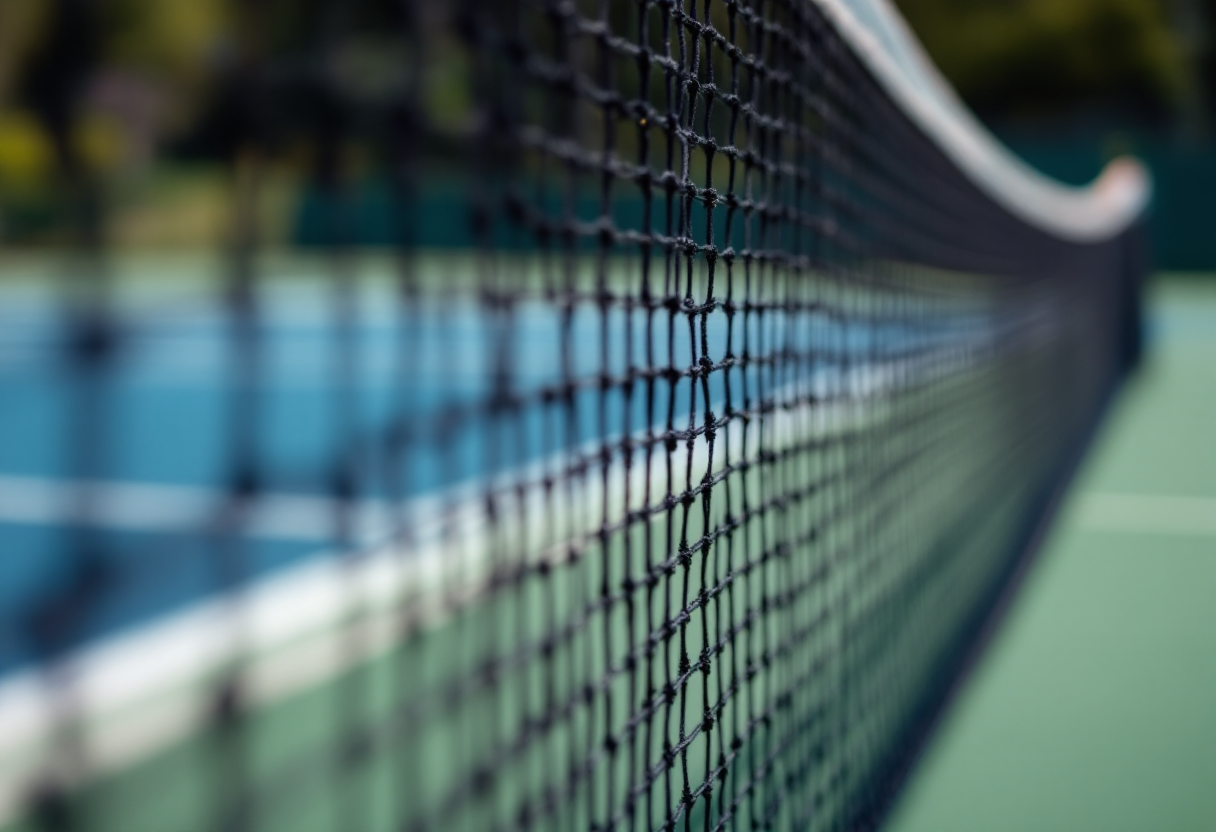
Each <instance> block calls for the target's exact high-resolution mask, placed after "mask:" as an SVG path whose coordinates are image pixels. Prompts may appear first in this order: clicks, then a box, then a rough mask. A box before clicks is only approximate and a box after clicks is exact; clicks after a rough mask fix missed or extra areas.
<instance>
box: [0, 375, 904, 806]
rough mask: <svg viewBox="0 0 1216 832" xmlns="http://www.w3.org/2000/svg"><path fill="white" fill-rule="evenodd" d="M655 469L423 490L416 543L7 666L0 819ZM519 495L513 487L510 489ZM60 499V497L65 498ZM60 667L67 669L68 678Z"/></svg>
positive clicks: (840, 409)
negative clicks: (19, 666) (520, 487)
mask: <svg viewBox="0 0 1216 832" xmlns="http://www.w3.org/2000/svg"><path fill="white" fill-rule="evenodd" d="M877 392H878V391H876V390H872V391H871V393H877ZM881 409H882V408H881V406H878V407H876V406H875V402H874V401H873V400H867V398H866V397H862V398H858V399H856V400H854V401H853V402H851V403H847V404H837V405H832V406H818V407H809V406H807V407H803V408H800V409H798V410H796V411H778V412H775V413H773V414H772V415H771V416H769V417H767V418H766V419H765V421H764V423H763V424H764V433H765V438H764V443H765V445H766V446H767V447H769V448H777V447H781V446H783V445H785V444H787V443H789V442H791V441H792V440H793V439H794V438H795V437H799V436H805V435H806V434H807V433H808V431H809V433H811V434H815V435H820V436H828V435H831V434H834V433H836V432H838V431H840V430H845V429H848V428H849V427H850V426H853V427H856V426H858V425H861V424H863V423H865V422H869V421H871V420H874V419H876V418H879V417H878V416H877V415H876V412H877V411H881ZM729 436H730V442H729V443H727V442H724V441H722V440H719V442H718V445H717V447H718V450H717V452H716V454H717V455H716V456H715V461H714V465H715V467H718V466H720V465H722V464H723V460H724V459H725V453H726V452H727V451H728V450H729V453H730V454H731V458H733V459H738V458H739V456H740V455H741V454H744V453H747V454H750V455H754V454H756V453H757V452H758V443H759V441H760V435H759V431H758V430H753V431H751V432H750V436H749V440H748V446H749V447H746V448H745V447H744V446H743V442H742V440H741V433H740V432H739V431H737V430H736V431H732V432H731V433H730V434H729ZM728 445H729V449H728ZM670 456H671V460H672V469H673V471H674V472H675V476H676V478H677V483H683V482H684V479H685V477H686V476H687V475H688V473H689V472H691V476H692V482H694V483H695V482H698V481H700V478H701V476H702V475H703V474H704V473H705V472H706V471H707V470H708V467H709V459H708V448H707V446H706V445H705V443H704V441H698V442H697V443H696V445H695V446H694V448H693V449H692V450H689V449H688V448H687V447H686V446H685V445H683V444H681V445H680V446H679V448H678V449H677V450H676V451H674V452H672V453H671V455H670ZM563 459H564V458H563ZM556 463H560V461H554V460H546V461H543V462H540V463H537V464H535V465H533V466H529V468H527V469H525V470H523V471H516V472H513V473H512V475H511V476H510V477H509V479H510V481H511V482H515V483H517V482H519V481H521V480H523V481H533V479H535V480H537V481H539V478H540V477H541V476H543V473H544V470H545V467H546V466H550V467H549V468H548V470H549V471H550V472H552V471H553V470H554V469H553V468H552V467H551V466H552V465H554V464H556ZM657 468H658V470H657V471H656V472H654V473H653V474H652V472H649V471H647V469H646V466H642V465H635V466H634V467H633V469H632V472H631V473H630V474H628V475H627V474H626V471H625V467H624V465H622V464H620V463H619V462H616V463H614V464H613V467H612V468H611V469H610V470H609V475H608V477H607V478H606V480H605V478H603V477H601V476H599V475H598V474H597V475H595V476H589V477H586V478H583V479H581V480H580V481H579V484H578V491H577V493H576V494H567V493H565V492H564V491H563V490H562V489H557V490H555V491H554V492H553V495H552V496H551V498H550V499H549V500H548V501H547V502H546V501H545V500H544V499H543V498H542V493H541V489H539V488H532V489H526V490H525V491H526V496H525V497H524V500H525V504H523V505H520V504H518V503H515V504H513V505H509V506H504V507H503V510H502V511H501V512H500V520H499V522H498V523H497V524H496V525H495V526H494V527H492V528H491V527H490V524H489V523H488V522H487V520H486V517H485V507H484V502H483V500H482V499H481V498H480V496H479V495H480V494H481V493H482V491H481V490H480V489H462V490H461V491H462V492H464V493H460V494H457V495H456V496H452V495H450V494H449V495H444V496H443V497H428V498H426V499H424V500H420V501H416V502H412V503H411V504H409V505H407V506H405V507H402V509H401V510H402V511H403V512H404V513H406V514H407V515H408V517H409V518H411V520H410V522H409V525H410V536H411V540H410V541H409V542H408V543H403V542H398V541H393V540H384V539H382V540H381V542H379V543H378V544H375V545H369V546H367V547H366V549H365V550H364V551H362V552H361V553H360V554H359V556H358V557H355V558H342V557H338V556H332V555H330V556H327V555H324V554H320V555H319V556H317V557H315V558H310V559H309V560H308V561H307V562H306V563H304V564H302V565H297V566H293V567H290V568H288V569H285V570H283V571H282V572H279V573H276V574H274V575H272V576H271V577H268V578H265V579H263V580H260V581H259V582H258V583H256V584H253V585H250V586H248V587H244V588H242V589H241V590H239V591H237V592H235V593H233V594H232V595H230V596H227V597H223V598H217V599H212V600H207V601H204V602H200V603H197V604H195V605H193V606H191V607H189V608H187V609H185V610H183V611H181V612H177V613H174V614H171V615H169V616H166V617H165V618H162V619H160V620H159V621H158V622H157V623H156V624H155V625H154V626H149V627H145V628H142V629H139V630H136V631H134V632H132V633H128V634H123V635H120V636H116V637H112V638H110V639H107V640H106V641H104V642H102V643H100V644H98V645H96V646H92V647H89V648H86V649H84V650H82V651H80V652H79V653H78V654H77V655H74V656H71V657H70V658H68V659H66V660H65V661H64V662H62V663H61V665H60V666H59V667H58V668H55V669H54V670H53V671H52V672H51V673H50V674H48V673H47V672H46V670H45V669H41V670H40V669H29V670H25V671H19V672H17V673H14V674H10V675H9V676H7V677H5V678H4V679H3V680H0V725H3V726H4V730H3V731H2V732H0V825H2V824H4V823H5V822H7V821H10V820H13V819H15V818H16V817H18V816H19V813H20V812H21V810H22V807H23V802H24V801H23V798H24V796H25V794H26V793H27V790H28V789H29V788H30V787H31V785H32V784H33V783H35V782H38V780H39V779H40V777H41V778H46V777H53V778H55V779H57V780H58V781H60V782H63V783H64V785H66V786H72V785H74V784H78V783H81V782H84V781H86V780H88V779H92V778H95V777H98V776H101V775H104V774H106V773H108V772H113V771H118V770H121V769H123V768H124V767H127V766H129V765H131V764H133V763H135V762H137V761H138V760H140V759H143V758H146V757H147V756H149V755H150V754H153V753H155V752H156V751H158V750H160V749H163V748H166V747H168V746H170V745H172V744H173V743H174V742H177V741H180V740H183V739H185V738H187V737H188V736H190V735H191V733H192V732H193V731H196V730H198V729H199V728H200V727H201V726H203V725H204V724H205V722H206V719H207V718H208V714H209V709H210V706H211V702H212V695H213V691H212V690H211V689H210V687H209V683H211V682H213V681H215V680H217V679H220V678H223V677H224V675H225V673H226V672H230V668H232V667H233V666H234V663H240V664H239V666H240V667H241V671H240V680H241V684H242V688H241V692H242V695H243V697H244V700H243V701H244V702H245V703H246V705H248V706H255V707H256V706H258V705H262V704H266V703H270V702H274V701H276V700H279V699H281V698H283V697H286V696H289V695H291V694H292V693H296V692H300V691H303V690H306V689H308V688H310V687H311V686H313V685H316V684H318V683H321V682H323V681H324V680H326V679H330V678H333V677H334V676H335V675H337V674H339V673H340V672H342V671H343V670H344V669H346V668H348V667H351V666H355V665H357V664H358V663H360V662H363V661H366V660H368V659H370V658H372V657H374V656H376V655H380V654H383V653H384V652H386V651H387V650H389V649H391V647H392V645H393V644H394V643H396V642H397V640H398V639H399V637H400V633H401V624H402V620H401V619H402V611H403V610H408V613H409V616H410V619H411V620H413V621H415V622H418V624H417V625H418V626H423V627H429V626H435V625H437V624H439V623H441V622H442V621H443V620H444V619H445V618H446V617H447V616H449V615H450V614H451V613H452V611H453V609H457V608H461V607H463V606H465V605H467V604H468V603H469V602H471V601H473V600H475V599H476V598H477V597H478V596H479V595H480V594H481V593H482V592H483V591H484V589H485V587H486V586H487V578H488V574H489V570H488V568H487V566H488V562H489V559H490V558H491V557H493V556H494V550H495V547H496V545H498V544H496V542H495V541H496V540H509V541H518V540H521V539H526V540H529V541H533V542H534V543H533V544H532V545H530V546H529V549H528V551H527V552H525V553H523V555H524V556H525V557H528V558H531V559H533V560H534V561H535V562H543V561H550V562H557V561H559V560H561V559H563V558H565V556H566V552H567V546H566V545H565V543H566V542H568V541H577V540H586V539H587V538H588V536H589V535H591V534H592V532H593V530H594V529H596V528H599V527H600V526H601V525H603V524H605V523H608V522H612V521H613V518H617V519H619V518H620V517H623V516H624V511H625V508H626V507H625V506H624V505H623V500H624V494H625V493H626V487H625V486H626V483H625V480H626V477H627V476H628V477H630V478H631V481H630V484H629V493H630V494H632V495H634V497H633V501H634V503H635V505H634V506H633V508H637V505H636V504H637V503H638V502H639V500H640V495H642V494H644V493H645V486H646V485H647V478H648V477H651V476H655V477H665V470H666V466H657ZM35 486H37V487H35ZM3 487H4V488H6V489H9V492H8V493H10V494H11V493H12V491H11V490H12V489H18V490H20V489H21V488H23V487H29V488H30V490H29V493H27V494H26V495H25V497H24V498H23V499H22V500H19V501H17V502H15V503H12V504H10V505H9V506H8V508H7V509H6V512H7V513H8V514H9V516H10V517H14V518H15V517H17V516H23V517H27V518H42V519H43V520H50V519H53V516H52V515H51V512H53V511H54V510H56V506H55V502H56V500H57V499H58V498H59V497H61V496H64V493H71V490H72V489H71V487H67V488H66V489H64V491H63V492H62V493H61V492H57V491H56V490H55V489H54V488H53V487H51V486H49V485H47V484H45V483H43V484H41V485H39V484H38V483H36V482H28V481H17V480H15V478H6V480H5V481H4V483H3ZM483 487H484V486H483ZM40 489H41V490H40ZM96 490H97V492H98V495H97V498H98V500H99V503H98V505H100V506H104V508H105V510H106V511H107V512H111V513H110V514H108V515H103V517H104V520H105V522H106V525H113V526H122V525H126V526H127V527H131V526H140V527H144V528H151V527H157V528H162V527H164V528H167V527H170V526H172V522H170V520H168V519H166V518H167V517H168V516H169V515H172V516H173V517H174V518H176V520H174V521H173V522H177V521H181V520H185V519H188V518H189V517H192V516H197V512H198V511H199V510H204V511H205V510H207V509H208V508H209V507H210V506H212V505H214V497H213V496H209V495H207V494H206V492H204V491H201V490H197V491H196V490H193V489H182V488H157V487H146V486H118V487H117V489H116V490H115V491H114V492H113V493H109V494H107V493H106V490H105V489H101V488H97V489H96ZM510 493H511V492H507V495H508V496H507V497H506V498H505V499H514V498H512V497H510V496H509V495H510ZM651 493H652V495H658V496H662V495H665V493H666V486H665V484H664V483H658V484H657V486H656V487H654V488H652V489H651ZM605 496H606V497H607V499H605ZM143 498H149V499H151V500H152V501H153V504H154V505H156V506H159V508H163V509H164V510H165V514H164V516H162V517H156V516H155V515H156V514H157V512H156V511H149V510H148V508H147V507H146V506H145V507H144V508H143V509H142V510H141V509H140V506H139V499H143ZM273 502H274V503H275V504H277V508H276V510H275V512H270V514H269V516H270V518H271V519H269V520H264V521H260V523H261V524H260V526H259V529H260V531H262V532H266V533H270V532H276V533H278V532H284V533H286V532H290V531H291V530H292V528H293V523H295V522H296V521H300V522H301V525H299V526H295V529H296V531H297V534H296V535H295V539H303V540H307V539H311V538H312V537H313V536H314V535H318V534H320V533H321V532H322V531H323V529H322V527H320V526H316V527H313V526H309V525H308V522H307V520H306V519H305V518H304V515H305V514H307V513H309V512H315V511H318V510H319V511H322V512H324V506H323V503H324V502H325V501H324V500H311V499H309V498H298V499H297V498H275V500H274V501H273ZM385 508H386V507H384V506H376V505H373V506H371V507H370V509H369V514H370V516H372V517H376V516H380V514H381V513H382V512H384V509H385ZM57 510H59V511H60V512H62V511H63V507H62V504H59V506H58V509H57ZM276 512H278V513H276ZM252 516H253V517H255V518H256V517H257V516H259V515H258V514H257V513H256V512H254V514H253V515H252ZM60 519H62V516H61V517H60ZM322 526H324V524H322ZM178 528H179V529H180V528H181V527H180V526H178ZM491 532H492V534H491ZM515 557H516V558H517V559H518V557H519V555H516V556H515ZM56 678H62V679H68V680H70V682H69V684H68V685H66V686H62V685H59V684H57V683H56V681H55V679H56ZM64 697H68V698H66V699H65V698H64ZM65 723H66V724H68V725H71V726H72V729H73V731H75V732H76V733H77V735H78V736H80V737H81V739H82V751H83V753H82V755H81V757H80V758H79V759H65V758H64V752H63V750H62V748H60V746H59V743H58V742H57V739H56V738H57V736H58V734H59V732H60V731H62V730H63V729H64V727H65Z"/></svg>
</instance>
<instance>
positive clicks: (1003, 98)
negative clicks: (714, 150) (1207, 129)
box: [897, 0, 1188, 114]
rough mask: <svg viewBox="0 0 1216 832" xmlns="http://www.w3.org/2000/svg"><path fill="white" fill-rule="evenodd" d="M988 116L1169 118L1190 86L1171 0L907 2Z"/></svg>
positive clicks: (936, 53)
mask: <svg viewBox="0 0 1216 832" xmlns="http://www.w3.org/2000/svg"><path fill="white" fill-rule="evenodd" d="M897 3H898V6H899V8H900V10H901V11H902V12H903V14H904V16H905V17H906V18H907V19H908V21H909V23H911V24H912V27H913V29H914V30H915V31H916V33H917V35H918V36H919V37H920V39H921V40H922V42H923V43H924V44H925V47H926V48H927V49H928V51H929V53H930V54H931V55H932V57H933V59H934V61H935V62H936V63H937V65H938V66H939V67H940V68H941V69H942V71H943V72H944V73H945V75H946V76H947V77H948V78H949V79H950V81H951V82H952V83H953V84H954V86H955V88H956V89H957V90H958V91H959V92H960V93H961V94H962V96H963V97H964V99H966V100H967V101H968V103H969V104H971V105H972V106H973V107H975V108H977V109H978V110H980V111H981V112H993V111H1003V112H1008V111H1014V112H1027V111H1031V112H1034V111H1044V110H1049V111H1050V110H1056V111H1058V110H1061V109H1066V108H1067V109H1072V108H1076V107H1078V106H1094V105H1097V106H1117V107H1125V108H1126V107H1132V108H1136V109H1138V110H1141V111H1148V112H1154V113H1157V114H1165V113H1169V112H1171V111H1172V110H1174V109H1175V108H1176V107H1177V106H1178V104H1179V102H1180V100H1181V98H1182V96H1183V94H1184V91H1185V89H1186V86H1187V84H1188V77H1187V71H1188V70H1187V62H1186V57H1185V54H1184V52H1183V50H1182V49H1181V48H1180V45H1179V44H1178V43H1177V40H1176V37H1175V33H1174V32H1172V31H1171V29H1170V21H1169V15H1168V8H1167V5H1166V0H897Z"/></svg>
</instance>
